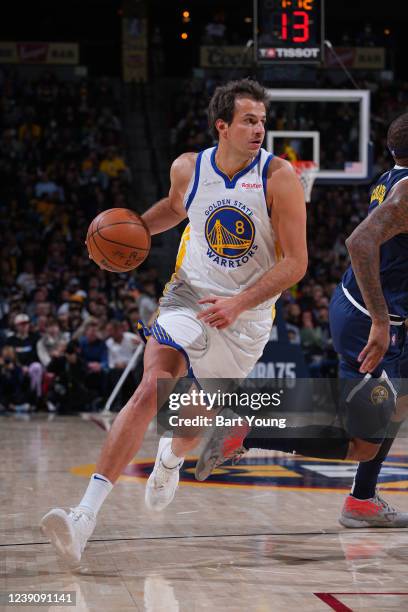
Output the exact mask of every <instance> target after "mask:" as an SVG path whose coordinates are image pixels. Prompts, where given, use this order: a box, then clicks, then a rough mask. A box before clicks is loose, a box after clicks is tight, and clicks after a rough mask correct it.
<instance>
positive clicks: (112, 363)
mask: <svg viewBox="0 0 408 612" xmlns="http://www.w3.org/2000/svg"><path fill="white" fill-rule="evenodd" d="M125 328H126V323H125V322H124V321H118V320H117V319H113V320H112V321H110V323H109V326H108V334H109V337H108V339H107V340H106V345H107V347H108V363H109V388H110V389H113V387H114V386H115V385H116V383H117V382H118V380H119V378H120V377H121V375H122V372H123V370H124V369H125V368H126V366H127V364H128V363H129V361H130V359H131V358H132V355H133V354H134V352H135V350H136V347H137V346H138V345H139V344H140V343H141V342H142V340H141V339H140V337H139V336H138V335H136V334H132V333H131V332H129V331H125ZM135 385H136V380H135V376H134V371H133V372H130V373H129V375H128V377H127V378H126V380H125V382H124V383H123V385H122V388H121V391H120V393H118V395H117V398H116V402H115V406H114V407H118V408H119V407H120V406H122V405H124V404H125V403H126V402H127V400H128V399H129V397H130V396H131V395H132V393H133V392H134V390H135Z"/></svg>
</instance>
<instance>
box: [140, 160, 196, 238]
mask: <svg viewBox="0 0 408 612" xmlns="http://www.w3.org/2000/svg"><path fill="white" fill-rule="evenodd" d="M196 158H197V153H183V154H182V155H180V157H177V159H175V160H174V162H173V164H172V166H171V170H170V191H169V195H168V196H167V197H166V198H163V199H162V200H159V201H158V202H156V204H153V206H152V207H151V208H149V210H147V211H146V212H145V213H144V214H143V215H142V219H143V220H144V222H145V223H146V225H147V227H148V228H149V231H150V233H151V235H152V236H153V235H154V234H160V233H161V232H165V231H166V230H168V229H171V228H172V227H175V226H176V225H178V224H179V223H180V222H181V221H183V219H185V218H186V217H187V213H186V209H185V207H184V196H185V193H186V191H187V188H188V185H189V183H190V180H191V177H192V176H193V173H194V168H195V161H196Z"/></svg>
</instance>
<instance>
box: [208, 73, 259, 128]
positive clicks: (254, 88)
mask: <svg viewBox="0 0 408 612" xmlns="http://www.w3.org/2000/svg"><path fill="white" fill-rule="evenodd" d="M236 98H251V99H252V100H255V101H256V102H263V103H264V105H265V108H266V109H267V108H268V105H269V98H268V95H267V93H266V90H265V88H264V87H262V85H260V84H259V83H258V82H257V81H253V80H251V79H241V80H240V81H230V82H229V83H226V84H225V85H220V86H219V87H217V89H216V90H215V92H214V94H213V96H212V98H211V100H210V104H209V106H208V124H209V126H210V130H211V134H212V136H213V137H214V138H215V139H218V130H217V128H216V127H215V122H216V121H217V119H222V120H223V121H225V122H226V123H228V124H230V123H231V122H232V119H233V117H234V109H235V100H236Z"/></svg>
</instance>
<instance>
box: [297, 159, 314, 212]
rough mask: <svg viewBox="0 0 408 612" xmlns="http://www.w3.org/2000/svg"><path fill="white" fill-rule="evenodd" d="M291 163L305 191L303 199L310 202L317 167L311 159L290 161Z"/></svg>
mask: <svg viewBox="0 0 408 612" xmlns="http://www.w3.org/2000/svg"><path fill="white" fill-rule="evenodd" d="M291 164H292V166H293V167H294V169H295V170H296V174H297V175H298V177H299V179H300V182H301V183H302V187H303V189H304V191H305V200H306V202H310V197H311V195H312V188H313V183H314V182H315V179H316V176H317V172H318V170H319V167H318V165H317V164H316V163H315V162H313V161H303V160H296V161H292V162H291Z"/></svg>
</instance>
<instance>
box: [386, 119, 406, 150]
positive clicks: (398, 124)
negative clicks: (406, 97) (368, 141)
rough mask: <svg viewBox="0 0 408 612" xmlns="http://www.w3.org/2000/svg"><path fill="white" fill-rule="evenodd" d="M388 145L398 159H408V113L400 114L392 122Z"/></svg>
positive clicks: (388, 134)
mask: <svg viewBox="0 0 408 612" xmlns="http://www.w3.org/2000/svg"><path fill="white" fill-rule="evenodd" d="M387 146H388V148H389V150H390V152H391V154H392V155H393V157H395V158H396V159H408V113H404V114H403V115H400V116H399V117H397V118H396V119H394V121H393V122H392V123H391V125H390V127H389V128H388V133H387Z"/></svg>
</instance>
